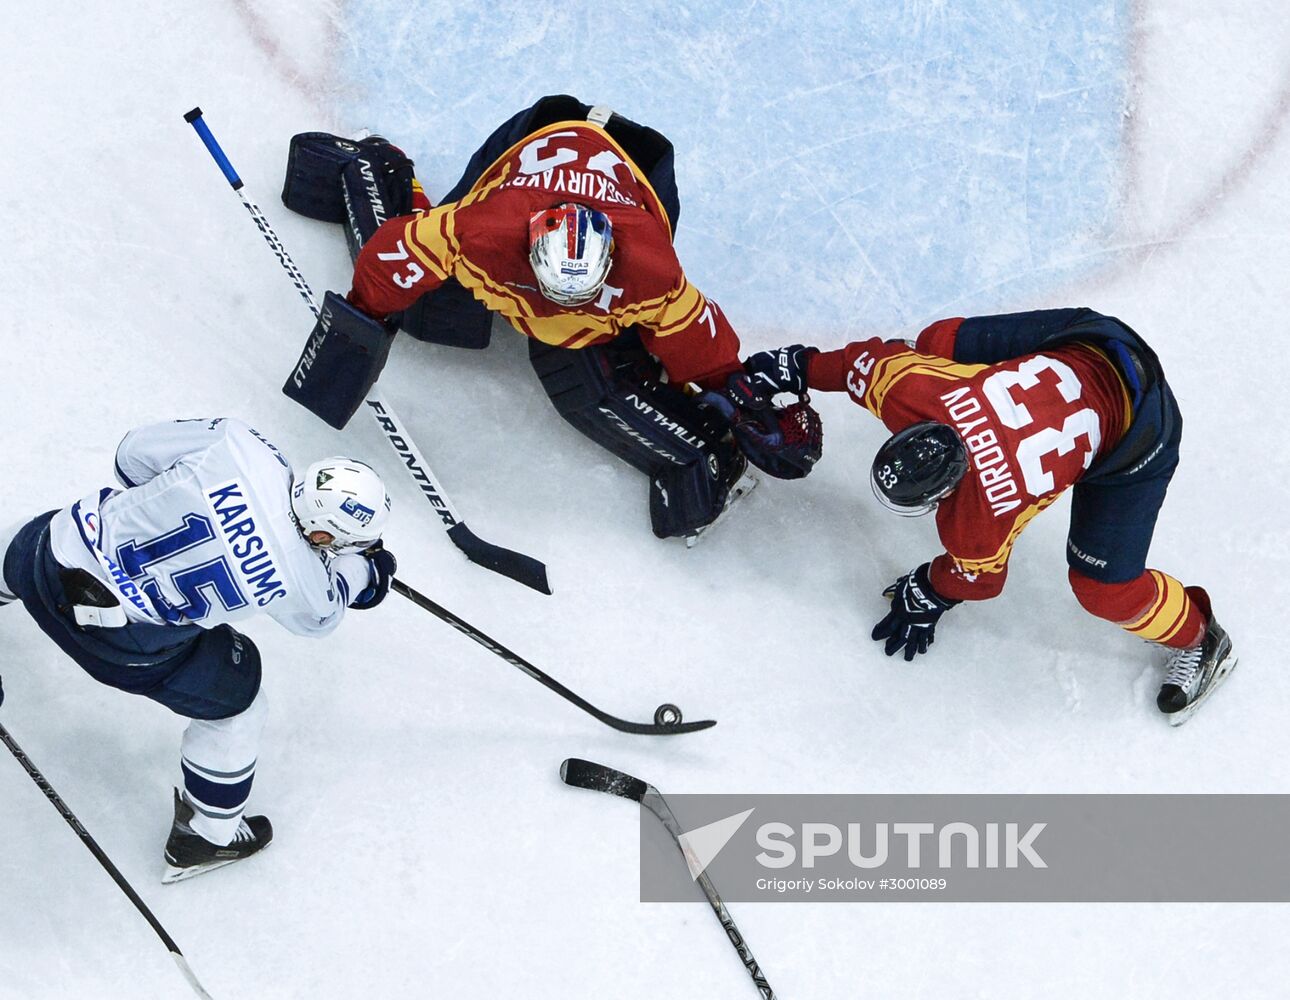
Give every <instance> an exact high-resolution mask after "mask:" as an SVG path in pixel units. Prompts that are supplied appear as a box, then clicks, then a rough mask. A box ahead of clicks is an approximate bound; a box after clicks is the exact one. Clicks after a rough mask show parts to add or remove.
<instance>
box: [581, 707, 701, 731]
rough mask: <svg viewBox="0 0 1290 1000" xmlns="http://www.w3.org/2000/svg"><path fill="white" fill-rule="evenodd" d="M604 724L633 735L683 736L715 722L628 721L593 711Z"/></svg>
mask: <svg viewBox="0 0 1290 1000" xmlns="http://www.w3.org/2000/svg"><path fill="white" fill-rule="evenodd" d="M593 714H595V715H596V718H598V719H599V720H600V721H601V722H603V723H604V724H605V725H607V726H610V727H612V728H613V729H617V730H618V731H619V732H620V733H631V734H632V735H633V736H683V735H685V734H686V733H698V732H702V731H703V730H704V729H711V728H712V727H713V726H715V725H716V724H717V720H716V719H701V720H700V721H698V722H678V723H675V724H673V725H666V724H665V725H659V724H658V723H654V722H628V721H627V720H626V719H619V718H616V717H615V716H612V715H609V714H607V713H605V712H598V713H593Z"/></svg>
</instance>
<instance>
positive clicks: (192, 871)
mask: <svg viewBox="0 0 1290 1000" xmlns="http://www.w3.org/2000/svg"><path fill="white" fill-rule="evenodd" d="M272 843H273V841H272V840H270V841H269V843H268V844H265V845H264V847H262V848H260V849H259V850H258V851H256V852H255V854H248V855H245V856H244V857H240V858H225V859H224V860H222V861H211V862H210V863H208V864H204V865H191V866H189V867H188V868H176V867H175V866H174V865H172V864H170V863H167V864H166V871H165V873H164V874H163V875H162V876H161V884H162V885H170V884H171V883H172V882H183V881H185V880H187V879H190V878H192V877H193V876H194V875H204V874H206V872H213V871H214V870H215V869H216V868H223V867H225V866H226V865H234V864H237V862H239V861H245V860H246V859H247V858H253V857H255V855H256V854H263V853H264V852H265V851H266V850H267V849H268V848H269V847H270V846H271V845H272Z"/></svg>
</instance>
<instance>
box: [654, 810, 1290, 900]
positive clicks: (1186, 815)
mask: <svg viewBox="0 0 1290 1000" xmlns="http://www.w3.org/2000/svg"><path fill="white" fill-rule="evenodd" d="M666 801H667V803H668V805H669V806H670V808H671V810H672V812H673V813H674V814H675V817H676V820H677V824H678V826H677V828H676V829H675V830H672V831H669V829H668V828H667V827H665V826H664V825H663V824H662V823H661V822H660V821H659V819H658V816H657V815H656V813H655V812H654V811H652V810H651V809H650V808H649V804H648V803H644V804H643V806H642V809H641V820H640V823H641V826H640V844H641V868H640V892H641V900H642V901H643V902H680V901H688V900H695V899H701V898H703V897H702V895H701V894H700V893H699V890H698V887H696V885H695V881H696V880H698V879H700V878H701V877H704V878H706V879H709V880H711V882H712V883H713V884H714V885H715V886H716V887H717V890H718V892H719V893H720V895H721V897H722V898H723V899H725V900H726V901H727V902H751V901H761V902H765V901H801V900H811V901H816V902H887V903H892V902H937V901H939V902H1156V901H1160V902H1170V901H1173V902H1290V841H1287V838H1285V837H1284V835H1283V832H1284V830H1286V829H1287V827H1288V826H1290V795H1222V796H1220V795H762V796H747V795H668V796H666ZM678 848H679V849H680V856H678V850H677V849H678Z"/></svg>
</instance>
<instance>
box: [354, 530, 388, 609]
mask: <svg viewBox="0 0 1290 1000" xmlns="http://www.w3.org/2000/svg"><path fill="white" fill-rule="evenodd" d="M363 555H364V556H365V557H366V558H367V567H368V571H369V572H370V573H371V580H372V583H371V585H370V586H369V587H368V588H367V589H366V590H364V591H363V592H362V593H361V594H359V595H358V596H357V597H355V598H354V599H353V600H352V601H350V602H349V606H350V607H351V608H353V609H354V610H355V611H366V610H367V609H368V608H374V607H376V606H377V605H378V604H380V603H381V602H382V601H383V600H385V595H386V594H388V593H389V592H390V583H391V582H392V581H393V580H394V573H395V571H396V570H397V569H398V568H399V564H398V561H397V560H396V559H395V558H394V553H393V552H391V551H389V550H388V549H387V548H385V546H384V545H383V544H381V543H380V542H377V543H376V544H375V545H373V546H372V547H371V548H370V549H368V550H367V551H366V552H364V553H363Z"/></svg>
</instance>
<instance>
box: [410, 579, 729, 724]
mask: <svg viewBox="0 0 1290 1000" xmlns="http://www.w3.org/2000/svg"><path fill="white" fill-rule="evenodd" d="M390 589H391V590H393V591H394V592H395V593H396V594H401V595H402V596H404V597H406V598H407V599H408V600H409V601H411V602H412V603H413V604H415V605H416V606H417V607H419V608H421V609H422V610H424V611H429V612H430V613H431V614H432V615H434V616H435V617H436V618H438V619H439V620H440V621H444V622H447V623H448V624H449V625H451V626H452V627H453V628H455V629H456V630H457V631H458V632H460V633H461V634H462V635H464V636H467V637H468V638H470V639H474V640H475V642H477V643H479V645H481V646H483V647H484V648H485V649H486V650H488V651H489V652H490V653H494V654H496V655H497V656H500V657H501V658H502V659H503V660H505V661H506V662H507V663H509V664H510V665H511V666H512V667H516V668H518V669H519V670H522V671H524V673H526V674H528V675H529V676H530V677H532V678H533V679H534V680H535V681H537V682H538V683H539V684H541V685H543V686H544V687H548V688H550V689H551V690H552V691H554V692H555V693H556V694H558V695H559V696H560V697H561V698H563V699H564V700H565V701H569V702H572V703H573V704H575V705H577V706H578V707H579V708H580V709H582V710H583V711H584V712H586V713H587V714H588V715H590V716H593V717H594V718H596V719H598V720H600V721H601V722H603V723H604V724H605V725H606V726H609V727H611V728H613V729H617V730H618V731H619V732H620V733H635V734H637V735H640V736H678V735H680V734H682V733H697V732H699V731H700V730H703V729H711V728H712V727H713V726H715V725H716V724H717V722H716V720H715V719H704V720H702V721H700V722H683V721H682V720H681V710H680V709H679V708H677V707H676V706H675V705H671V704H663V705H660V706H659V707H658V710H657V711H655V713H654V722H653V724H651V723H647V722H629V721H627V720H626V719H620V718H618V717H617V716H613V715H610V714H609V713H608V712H604V711H601V710H600V709H599V708H597V707H596V706H595V705H593V704H591V702H589V701H587V700H586V699H585V698H583V697H581V696H580V695H578V694H575V693H574V692H573V691H570V690H569V689H568V688H567V687H565V686H564V685H563V684H561V683H560V682H559V681H557V680H556V679H555V678H554V677H551V676H549V675H547V674H545V673H543V672H542V671H541V670H539V669H538V668H537V667H535V666H533V664H531V663H529V661H528V660H526V659H524V658H523V657H522V656H519V655H518V654H516V653H512V652H511V651H510V650H509V649H507V648H506V647H505V646H503V645H502V644H501V643H500V642H498V641H497V640H496V639H492V638H490V637H489V636H486V635H485V634H484V633H483V632H481V631H479V629H477V628H475V626H473V625H471V624H470V622H468V621H466V620H465V619H464V618H459V617H458V616H457V615H454V614H453V613H452V612H451V611H449V610H448V609H447V608H445V607H443V606H442V605H439V604H436V603H435V602H434V601H432V600H430V598H428V597H426V596H425V595H424V594H421V593H418V592H417V591H415V590H413V589H412V588H411V587H409V586H408V585H407V584H406V583H404V582H403V581H402V580H399V579H397V578H396V579H394V580H393V581H392V582H391V583H390ZM665 709H666V710H668V711H664V710H665ZM669 720H674V721H669Z"/></svg>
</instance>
